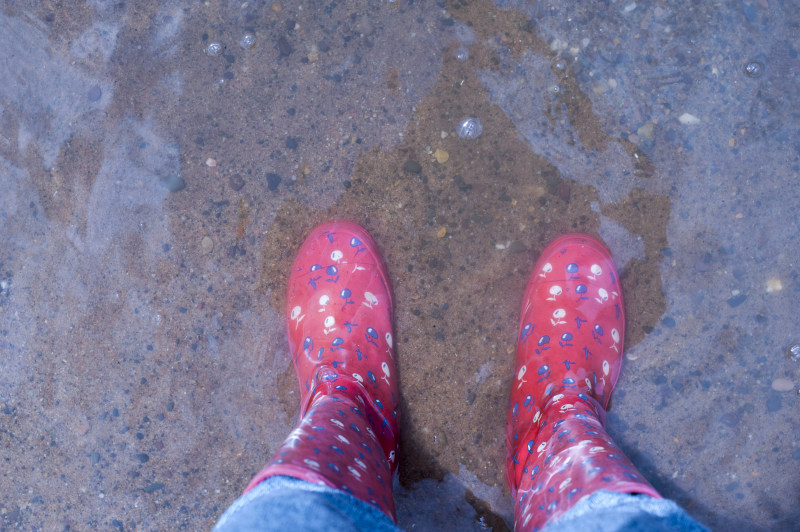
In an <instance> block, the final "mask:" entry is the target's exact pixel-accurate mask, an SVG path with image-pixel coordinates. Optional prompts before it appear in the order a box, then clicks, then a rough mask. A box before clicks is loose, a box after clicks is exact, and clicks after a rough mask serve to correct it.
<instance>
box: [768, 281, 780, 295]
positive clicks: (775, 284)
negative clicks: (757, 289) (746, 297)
mask: <svg viewBox="0 0 800 532" xmlns="http://www.w3.org/2000/svg"><path fill="white" fill-rule="evenodd" d="M781 290H783V284H782V283H781V280H780V279H768V280H767V293H768V294H771V293H772V292H780V291H781Z"/></svg>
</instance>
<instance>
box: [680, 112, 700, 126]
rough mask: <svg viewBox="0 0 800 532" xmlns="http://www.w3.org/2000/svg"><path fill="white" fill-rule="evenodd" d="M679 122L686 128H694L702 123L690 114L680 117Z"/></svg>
mask: <svg viewBox="0 0 800 532" xmlns="http://www.w3.org/2000/svg"><path fill="white" fill-rule="evenodd" d="M678 121H679V122H680V123H681V124H683V125H684V126H694V125H697V124H699V123H700V119H699V118H697V117H696V116H694V115H693V114H689V113H683V114H682V115H681V116H679V117H678Z"/></svg>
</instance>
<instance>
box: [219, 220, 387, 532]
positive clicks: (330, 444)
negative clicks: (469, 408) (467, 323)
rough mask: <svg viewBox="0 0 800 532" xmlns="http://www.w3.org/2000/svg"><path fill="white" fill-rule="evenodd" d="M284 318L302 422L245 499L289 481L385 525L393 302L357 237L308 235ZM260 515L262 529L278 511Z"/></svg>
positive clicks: (370, 249) (358, 233)
mask: <svg viewBox="0 0 800 532" xmlns="http://www.w3.org/2000/svg"><path fill="white" fill-rule="evenodd" d="M286 316H287V333H288V338H289V347H290V352H291V355H292V360H293V361H294V365H295V370H296V372H297V378H298V381H299V383H300V390H301V404H300V418H301V421H300V423H299V425H298V426H297V428H295V430H293V431H292V433H291V434H290V435H289V437H288V438H287V439H286V441H285V442H284V443H283V445H282V446H281V447H280V448H279V449H278V450H277V452H276V453H275V454H274V456H273V458H272V460H271V461H270V462H269V463H268V464H267V466H266V467H265V468H264V469H263V470H262V471H261V472H259V473H258V474H257V475H256V476H255V478H253V480H252V481H251V482H250V484H249V485H248V487H247V489H246V490H245V494H247V493H248V492H249V491H250V490H252V489H254V488H255V487H256V486H258V485H259V484H260V483H261V482H262V481H264V480H265V479H268V478H270V477H273V476H276V475H282V476H289V477H293V478H296V479H300V480H305V481H307V482H310V483H313V484H317V485H321V486H326V487H327V488H333V489H335V490H341V494H342V496H352V497H354V498H355V499H358V500H359V501H363V502H365V503H367V504H370V505H372V506H374V507H375V508H377V509H378V510H380V511H381V512H383V513H384V514H385V515H386V516H388V517H389V518H391V519H392V520H394V519H395V513H394V500H393V496H392V479H393V476H394V473H395V471H396V469H397V459H396V457H397V442H398V439H397V436H398V433H399V396H398V383H397V377H396V372H395V364H394V350H393V345H392V299H391V294H390V292H389V284H388V279H387V275H386V271H385V267H384V264H383V258H382V257H381V255H380V252H379V251H378V248H377V246H376V245H375V243H374V242H373V241H372V239H371V238H370V236H369V235H368V234H367V232H366V231H365V230H364V229H362V228H361V227H359V226H357V225H355V224H353V223H349V222H331V223H328V224H323V225H321V226H319V227H317V228H316V229H315V230H314V231H313V232H312V233H311V235H309V237H308V238H307V239H306V241H305V242H304V243H303V245H302V246H301V247H300V249H299V251H298V254H297V258H296V259H295V262H294V266H293V268H292V272H291V275H290V277H289V287H288V292H287V297H286ZM272 491H274V490H272ZM300 491H301V492H302V491H303V490H302V489H300ZM305 491H308V490H305ZM246 497H247V495H245V498H246ZM272 499H273V500H274V499H275V497H274V496H273V497H272ZM236 504H238V503H236ZM236 504H235V505H236ZM264 508H271V509H272V510H271V511H272V512H273V514H274V515H271V516H266V519H267V520H269V519H272V518H275V519H277V518H278V517H279V514H280V512H281V511H282V510H281V507H280V505H279V506H278V507H276V506H275V505H274V504H271V505H266V506H264ZM313 511H314V510H313V509H309V512H313ZM236 513H237V514H242V515H243V513H242V512H241V511H240V512H236ZM244 513H247V512H244ZM249 513H252V511H250V512H249ZM226 515H227V514H226ZM226 520H228V519H227V518H226ZM234 528H235V527H234Z"/></svg>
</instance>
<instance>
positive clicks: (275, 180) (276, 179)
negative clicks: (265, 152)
mask: <svg viewBox="0 0 800 532" xmlns="http://www.w3.org/2000/svg"><path fill="white" fill-rule="evenodd" d="M280 184H281V176H279V175H278V174H276V173H274V172H268V173H267V188H268V189H269V190H278V185H280Z"/></svg>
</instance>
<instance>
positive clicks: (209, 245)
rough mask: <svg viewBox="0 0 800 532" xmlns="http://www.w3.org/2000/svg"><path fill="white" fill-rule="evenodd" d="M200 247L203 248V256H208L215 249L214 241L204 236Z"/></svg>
mask: <svg viewBox="0 0 800 532" xmlns="http://www.w3.org/2000/svg"><path fill="white" fill-rule="evenodd" d="M200 247H202V248H203V254H204V255H208V254H209V253H211V251H212V250H213V249H214V241H213V240H211V238H210V237H207V236H204V237H203V240H201V241H200Z"/></svg>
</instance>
